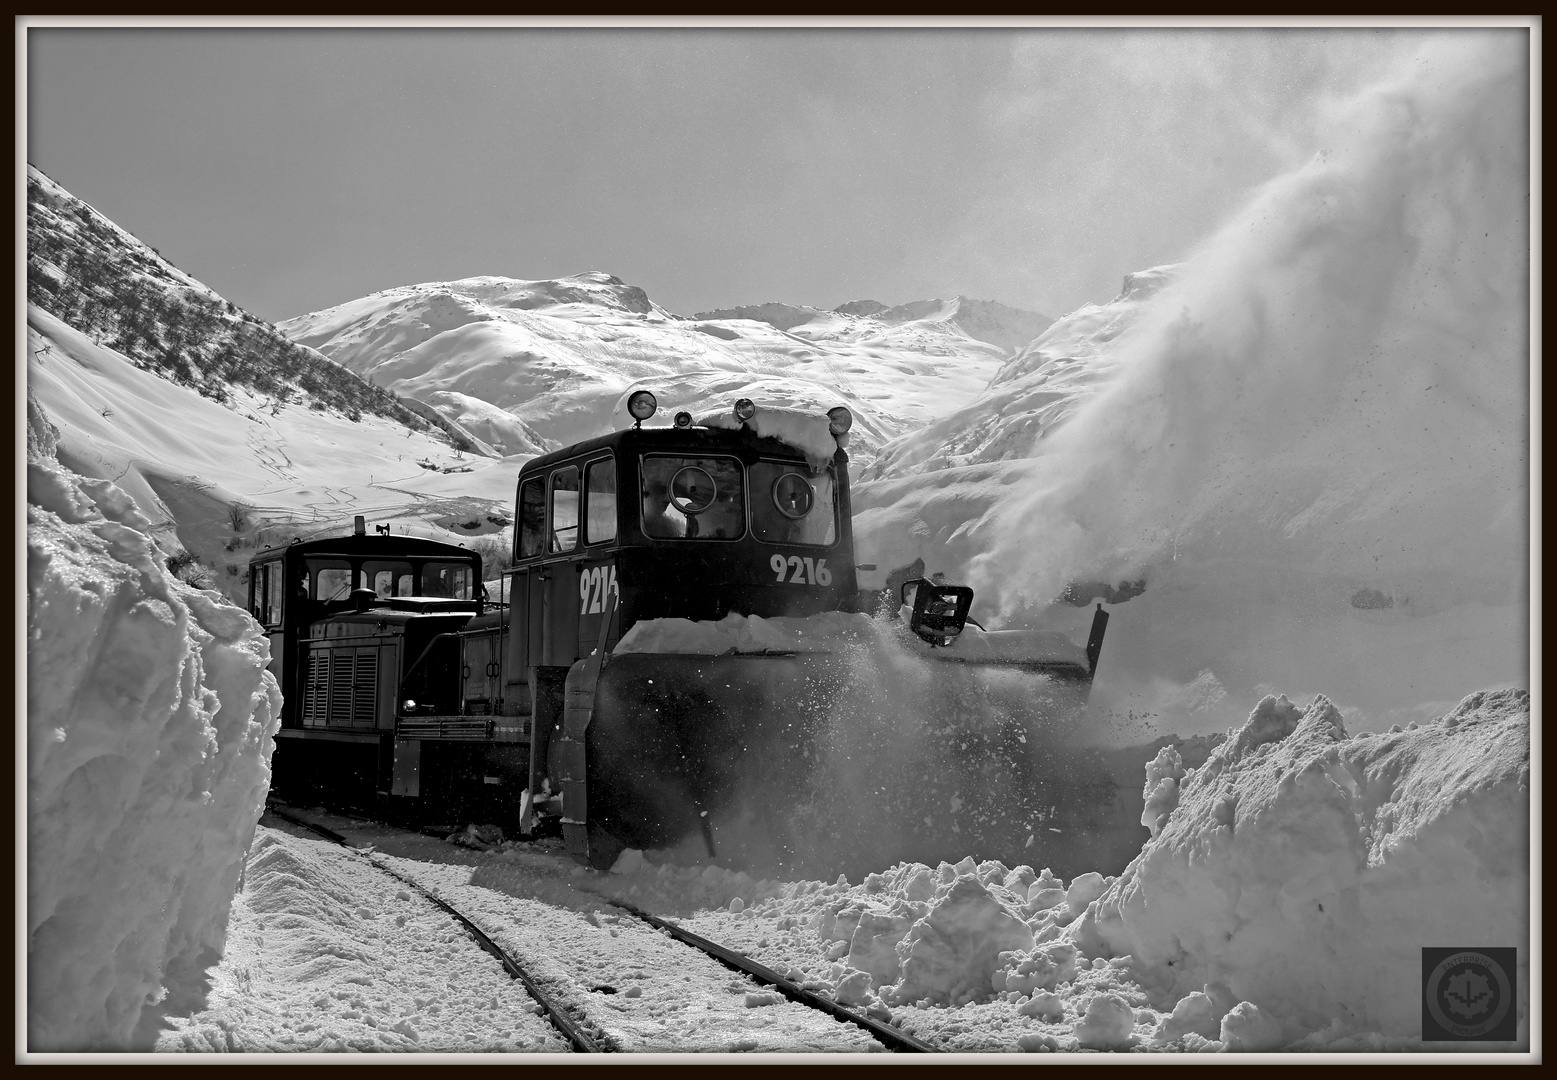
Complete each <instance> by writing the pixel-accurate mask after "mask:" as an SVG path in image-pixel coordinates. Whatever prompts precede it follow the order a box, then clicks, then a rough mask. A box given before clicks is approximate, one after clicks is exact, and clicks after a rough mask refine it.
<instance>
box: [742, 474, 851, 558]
mask: <svg viewBox="0 0 1557 1080" xmlns="http://www.w3.org/2000/svg"><path fill="white" fill-rule="evenodd" d="M836 488H837V485H836V484H835V483H834V482H833V470H832V467H831V466H828V467H827V469H825V470H824V471H822V472H820V473H813V472H811V470H810V469H809V468H808V467H807V466H806V465H804V464H802V463H801V462H779V461H759V462H757V464H755V465H753V466H752V467H751V502H752V507H751V527H752V532H754V533H756V534H757V539H759V540H766V541H767V542H768V543H770V544H811V545H815V546H818V547H821V546H825V545H828V544H831V543H833V542H834V541H835V540H837V539H838V529H837V518H838V513H837V509H836V505H835V500H834V492H835V491H836Z"/></svg>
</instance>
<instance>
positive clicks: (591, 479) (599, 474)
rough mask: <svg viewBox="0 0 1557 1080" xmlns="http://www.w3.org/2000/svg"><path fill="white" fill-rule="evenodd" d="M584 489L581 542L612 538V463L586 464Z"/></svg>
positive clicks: (614, 492) (613, 488) (595, 542)
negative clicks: (583, 516)
mask: <svg viewBox="0 0 1557 1080" xmlns="http://www.w3.org/2000/svg"><path fill="white" fill-rule="evenodd" d="M584 488H585V492H584V514H585V518H584V543H586V544H598V543H600V542H601V541H603V540H614V539H616V460H615V459H614V458H606V459H605V460H603V461H592V462H590V463H589V465H588V467H586V468H585V470H584Z"/></svg>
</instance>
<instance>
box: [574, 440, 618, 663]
mask: <svg viewBox="0 0 1557 1080" xmlns="http://www.w3.org/2000/svg"><path fill="white" fill-rule="evenodd" d="M583 488H584V490H583V496H584V509H583V515H582V519H583V520H582V530H581V531H582V535H581V537H580V546H579V549H578V550H579V552H580V555H581V557H580V559H579V561H578V562H577V564H576V572H577V575H578V589H577V594H576V596H575V602H576V606H577V611H578V640H577V642H576V647H577V654H578V655H579V656H581V657H584V656H588V655H589V654H590V653H591V652H593V651H594V650H595V648H596V646H598V645H599V643H600V623H601V620H602V619H604V618H605V616H606V612H607V611H609V610H613V604H614V605H615V606H616V607H619V606H620V604H621V592H620V589H619V587H618V585H617V581H616V552H617V538H618V528H619V526H618V517H619V515H618V507H617V469H616V459H615V458H613V457H610V456H602V457H596V458H593V459H591V460H589V461H586V462H585V463H584V475H583ZM609 633H611V634H612V636H613V639H612V640H608V641H607V643H606V645H607V647H608V648H609V647H610V646H611V645H612V644H614V638H616V637H620V636H621V619H620V618H615V619H614V620H613V625H612V629H611V630H610V631H609Z"/></svg>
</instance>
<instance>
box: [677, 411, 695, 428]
mask: <svg viewBox="0 0 1557 1080" xmlns="http://www.w3.org/2000/svg"><path fill="white" fill-rule="evenodd" d="M676 426H677V427H678V428H689V427H691V426H692V414H691V413H689V412H685V411H683V412H678V413H677V414H676Z"/></svg>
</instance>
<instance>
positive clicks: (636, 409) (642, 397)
mask: <svg viewBox="0 0 1557 1080" xmlns="http://www.w3.org/2000/svg"><path fill="white" fill-rule="evenodd" d="M657 408H659V402H657V401H655V400H654V395H653V394H651V393H649V391H647V390H634V391H633V393H632V396H630V397H629V398H628V399H627V412H628V413H629V414H630V415H631V416H632V418H633V419H634V420H636V421H638V423H640V424H641V423H643V422H644V421H645V420H647V419H648V418H649V417H651V416H653V415H654V410H655V409H657Z"/></svg>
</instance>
